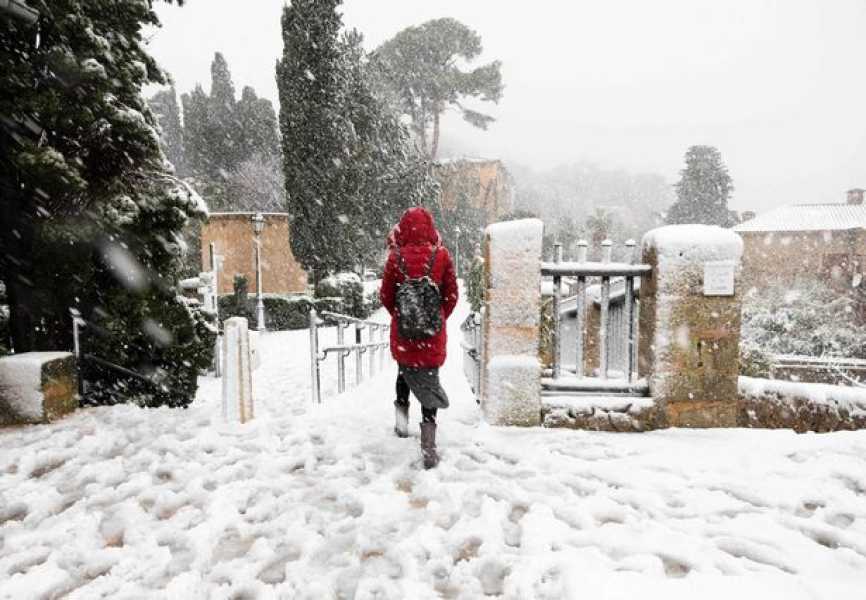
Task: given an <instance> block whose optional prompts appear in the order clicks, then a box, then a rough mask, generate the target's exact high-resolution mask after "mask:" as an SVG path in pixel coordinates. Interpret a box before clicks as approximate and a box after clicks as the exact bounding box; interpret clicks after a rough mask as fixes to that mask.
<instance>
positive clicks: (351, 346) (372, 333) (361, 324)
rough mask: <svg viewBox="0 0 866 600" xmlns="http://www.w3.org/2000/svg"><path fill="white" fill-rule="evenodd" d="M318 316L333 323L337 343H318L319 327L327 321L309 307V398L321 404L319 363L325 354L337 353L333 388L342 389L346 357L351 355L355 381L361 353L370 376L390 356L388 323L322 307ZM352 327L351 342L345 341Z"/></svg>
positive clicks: (359, 379) (359, 371) (358, 376)
mask: <svg viewBox="0 0 866 600" xmlns="http://www.w3.org/2000/svg"><path fill="white" fill-rule="evenodd" d="M321 316H322V317H324V319H327V320H328V321H331V322H332V323H333V324H335V325H336V327H337V343H336V344H333V345H330V346H325V347H323V348H320V347H319V328H320V327H322V326H324V325H328V323H327V321H326V320H324V319H320V318H319V314H318V313H317V312H316V309H315V308H313V309H310V325H309V327H310V369H311V373H310V376H311V380H312V396H313V401H314V402H316V403H318V404H321V402H322V386H321V363H322V362H323V361H325V359H327V358H328V355H329V354H333V355H335V356H336V357H337V392H338V393H343V392H345V391H346V358H347V357H348V356H350V355H352V354H354V355H355V385H360V384H361V383H362V382H363V381H364V356H363V355H364V354H367V356H368V361H367V369H366V370H367V376H368V377H372V376H373V375H375V373H376V371H377V370H380V371H381V370H383V369H384V367H385V361H386V360H390V356H391V354H390V352H388V348H389V340H388V335H389V332H390V330H391V326H390V325H389V324H387V323H377V322H375V321H365V320H363V319H357V318H355V317H351V316H349V315H343V314H340V313H334V312H328V311H322V313H321ZM349 327H354V331H355V335H354V337H355V341H354V343H346V330H347V329H348V328H349ZM365 329H366V330H367V332H368V335H367V341H366V342H365V341H363V335H362V332H363V331H364V330H365Z"/></svg>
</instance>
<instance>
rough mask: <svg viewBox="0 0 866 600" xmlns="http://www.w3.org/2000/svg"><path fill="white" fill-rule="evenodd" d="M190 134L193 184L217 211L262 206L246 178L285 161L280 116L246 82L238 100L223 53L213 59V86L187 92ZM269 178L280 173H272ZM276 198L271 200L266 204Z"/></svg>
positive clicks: (186, 121)
mask: <svg viewBox="0 0 866 600" xmlns="http://www.w3.org/2000/svg"><path fill="white" fill-rule="evenodd" d="M182 100H183V107H184V125H185V127H184V139H185V149H186V154H187V158H188V164H189V169H188V175H189V177H190V181H191V183H192V184H193V185H194V186H195V187H196V189H197V190H199V191H200V192H201V193H202V195H203V196H204V197H205V198H206V199H207V202H208V205H209V206H210V207H211V208H213V209H216V210H262V209H263V208H264V206H262V205H260V204H259V203H258V201H259V199H261V198H264V197H267V198H270V195H269V194H265V195H263V194H260V193H258V194H254V195H253V196H250V195H249V194H248V193H247V191H246V189H245V187H246V183H245V179H246V178H248V177H249V176H250V175H251V173H252V172H253V171H258V172H261V169H262V168H263V167H268V166H276V167H279V166H280V164H279V163H280V160H279V153H280V145H279V137H278V132H277V116H276V112H275V111H274V107H273V105H272V104H271V102H270V101H269V100H267V99H264V98H259V97H258V96H257V95H256V92H255V90H253V88H251V87H245V88H244V89H243V91H242V92H241V99H240V100H236V99H235V87H234V83H233V82H232V77H231V73H230V71H229V67H228V63H227V62H226V60H225V58H224V57H223V55H222V54H221V53H219V52H217V53H216V54H215V55H214V60H213V62H212V64H211V89H210V94H206V93H205V91H204V90H203V89H202V87H201V86H200V85H197V86H196V87H195V89H193V91H192V92H190V93H189V94H184V95H183V97H182ZM266 175H267V179H268V180H269V181H273V180H274V179H275V178H279V177H280V175H279V174H277V173H268V174H266ZM268 203H270V201H269V200H267V201H266V204H268Z"/></svg>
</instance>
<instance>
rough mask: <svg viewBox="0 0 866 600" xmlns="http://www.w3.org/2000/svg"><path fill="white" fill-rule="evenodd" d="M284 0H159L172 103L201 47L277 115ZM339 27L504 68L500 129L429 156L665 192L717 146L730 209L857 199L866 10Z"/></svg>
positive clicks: (675, 8) (546, 4) (709, 6)
mask: <svg viewBox="0 0 866 600" xmlns="http://www.w3.org/2000/svg"><path fill="white" fill-rule="evenodd" d="M282 6H283V1H282V0H247V1H246V2H238V1H237V0H234V1H229V0H188V1H187V3H186V5H185V6H184V7H183V8H177V7H174V6H170V5H160V8H159V13H160V15H161V18H162V21H163V24H164V27H163V28H162V29H161V30H159V31H156V32H153V33H152V35H151V38H152V39H151V49H152V52H153V53H154V55H155V56H156V58H157V59H158V60H159V61H160V63H161V64H162V65H163V67H164V68H166V69H167V70H168V71H169V72H170V73H171V74H172V75H173V77H174V79H175V81H176V83H177V87H178V92H185V91H188V90H190V89H191V88H192V87H193V86H194V85H195V83H196V82H201V83H202V84H203V85H205V86H207V85H208V82H209V80H210V63H211V60H212V59H213V54H214V52H215V51H217V50H219V51H221V52H223V53H224V55H225V56H226V58H227V60H228V62H229V65H230V67H231V71H232V75H233V77H234V80H235V85H236V87H237V89H238V90H240V88H241V87H242V86H243V85H252V86H253V87H254V88H255V89H256V91H257V92H258V93H259V94H260V95H262V96H265V97H267V98H269V99H271V100H272V101H273V102H274V105H275V106H277V105H278V103H277V92H276V84H275V81H274V65H275V61H276V59H277V56H278V55H279V54H280V53H281V49H282V40H281V32H280V14H281V11H282ZM343 14H344V23H345V24H346V26H347V27H355V28H357V29H359V30H360V31H361V32H362V33H363V34H364V36H365V38H366V46H367V48H368V49H373V48H375V47H376V46H377V45H378V44H379V43H381V42H383V41H384V40H386V39H388V38H390V37H391V36H393V35H394V34H395V33H397V32H398V31H399V30H401V29H402V28H404V27H407V26H409V25H414V24H419V23H421V22H423V21H426V20H429V19H433V18H438V17H443V16H451V17H454V18H456V19H458V20H460V21H462V22H464V23H465V24H467V25H468V26H469V27H471V28H473V29H475V30H476V31H477V32H478V33H479V34H480V35H481V37H482V41H483V44H484V49H485V53H484V56H483V57H482V60H492V59H499V60H501V61H502V62H503V79H504V82H505V85H506V88H505V94H504V98H503V100H502V101H501V102H500V104H499V105H498V106H492V105H491V106H489V107H487V108H483V107H484V106H485V105H477V106H476V107H478V108H482V110H489V111H490V112H491V113H492V114H494V115H495V116H496V118H497V119H498V120H497V122H496V123H494V124H493V125H492V126H491V128H490V130H489V131H487V132H485V131H481V130H477V129H473V128H472V127H470V126H469V125H467V124H465V123H463V122H462V121H461V120H460V119H459V118H457V117H451V118H449V119H447V120H446V121H445V123H444V126H443V132H442V152H441V155H442V156H447V155H448V154H469V155H475V156H485V157H490V158H502V159H505V160H506V161H509V162H511V163H517V164H520V165H527V166H529V167H532V168H534V169H549V168H552V167H554V166H556V165H559V164H563V163H574V162H579V161H590V162H592V163H595V164H597V165H598V166H599V167H601V168H604V169H626V170H628V171H631V172H634V173H646V172H651V173H658V174H660V175H662V176H663V177H664V178H665V179H666V180H667V181H668V182H670V183H673V182H674V181H676V179H677V177H678V171H679V170H680V169H681V168H682V159H683V154H684V153H685V150H686V148H687V147H688V146H690V145H693V144H709V145H714V146H716V147H718V148H719V150H720V151H721V152H722V156H723V157H724V160H725V162H726V164H727V166H728V167H729V169H730V172H731V175H732V176H733V178H734V184H735V186H736V189H735V192H734V195H733V198H732V201H731V206H732V207H733V208H736V209H740V210H742V209H746V208H752V209H758V210H761V209H766V208H769V207H772V206H775V205H779V204H790V203H803V202H806V203H808V202H841V201H844V190H846V189H848V188H850V187H854V186H862V187H866V169H864V165H866V138H864V132H866V111H864V100H866V96H864V92H866V78H864V77H863V70H864V69H863V67H864V62H866V58H864V57H866V52H864V49H866V41H864V32H866V2H863V1H862V0H834V1H833V2H820V1H818V0H815V1H794V0H787V1H781V0H779V1H769V0H767V1H764V0H761V1H759V0H737V1H726V2H710V1H704V0H700V1H696V0H668V1H662V2H645V1H644V0H619V1H605V2H600V1H585V0H581V1H574V2H561V1H553V0H538V1H536V2H532V3H524V2H521V3H512V2H501V1H495V0H473V1H467V0H460V1H458V0H437V1H435V2H430V1H429V0H428V1H426V2H422V1H420V0H375V1H371V0H348V1H347V2H346V3H345V4H344V6H343Z"/></svg>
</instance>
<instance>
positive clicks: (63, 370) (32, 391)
mask: <svg viewBox="0 0 866 600" xmlns="http://www.w3.org/2000/svg"><path fill="white" fill-rule="evenodd" d="M76 408H78V373H77V370H76V367H75V358H74V357H73V356H72V354H71V353H69V352H25V353H22V354H12V355H10V356H4V357H2V358H0V426H4V425H21V424H26V423H48V422H51V421H54V420H56V419H59V418H60V417H62V416H64V415H66V414H69V413H70V412H72V411H74V410H75V409H76Z"/></svg>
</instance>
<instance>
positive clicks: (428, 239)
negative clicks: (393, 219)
mask: <svg viewBox="0 0 866 600" xmlns="http://www.w3.org/2000/svg"><path fill="white" fill-rule="evenodd" d="M394 237H395V240H396V242H397V244H398V245H400V246H409V245H421V244H433V245H434V246H435V245H438V244H439V242H440V240H441V238H440V236H439V232H438V231H437V230H436V226H435V225H434V224H433V216H432V215H431V214H430V212H429V211H428V210H427V209H426V208H421V207H420V206H416V207H414V208H410V209H409V210H407V211H406V212H404V213H403V216H402V217H401V218H400V223H399V224H398V225H397V228H396V231H395V236H394Z"/></svg>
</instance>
